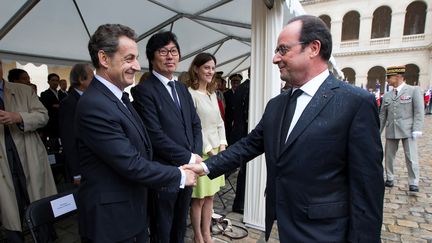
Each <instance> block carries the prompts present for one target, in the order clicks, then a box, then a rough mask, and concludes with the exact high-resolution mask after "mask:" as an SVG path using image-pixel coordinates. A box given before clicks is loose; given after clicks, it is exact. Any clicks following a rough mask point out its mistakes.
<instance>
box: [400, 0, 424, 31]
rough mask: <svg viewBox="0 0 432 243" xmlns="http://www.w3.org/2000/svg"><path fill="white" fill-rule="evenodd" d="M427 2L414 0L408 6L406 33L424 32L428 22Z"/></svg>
mask: <svg viewBox="0 0 432 243" xmlns="http://www.w3.org/2000/svg"><path fill="white" fill-rule="evenodd" d="M426 9H427V6H426V3H424V2H421V1H415V2H412V3H411V4H410V5H408V7H407V8H406V14H405V24H404V35H416V34H423V33H424V30H425V22H426Z"/></svg>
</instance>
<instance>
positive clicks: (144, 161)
mask: <svg viewBox="0 0 432 243" xmlns="http://www.w3.org/2000/svg"><path fill="white" fill-rule="evenodd" d="M132 112H135V110H133V111H132ZM75 118H76V129H77V131H76V134H78V146H79V147H78V149H79V155H80V161H81V175H82V180H81V185H80V189H79V193H78V212H79V223H80V227H79V228H80V234H81V236H83V237H87V238H89V239H91V240H93V242H101V243H102V242H103V243H105V242H118V241H121V240H125V239H128V238H131V237H133V236H135V235H136V234H137V233H140V232H142V231H143V230H146V229H147V188H148V187H160V186H170V187H177V188H178V187H179V185H180V179H181V173H180V171H179V169H178V168H176V167H173V166H165V165H161V164H159V163H156V162H153V161H151V159H152V154H153V152H152V146H151V144H150V140H149V138H148V135H147V132H146V129H145V128H144V126H143V124H142V122H141V121H136V120H135V119H134V117H133V116H132V114H131V112H130V111H129V110H128V109H127V108H126V107H125V105H124V104H123V103H122V102H121V101H120V100H119V99H118V98H117V97H115V96H114V94H113V93H112V92H111V91H110V90H109V89H108V88H107V87H106V86H105V85H103V84H102V83H101V82H99V81H98V80H96V79H93V81H92V82H91V84H90V86H89V87H88V88H87V90H86V92H85V93H84V94H83V96H82V97H81V98H80V100H79V102H78V105H77V109H76V116H75Z"/></svg>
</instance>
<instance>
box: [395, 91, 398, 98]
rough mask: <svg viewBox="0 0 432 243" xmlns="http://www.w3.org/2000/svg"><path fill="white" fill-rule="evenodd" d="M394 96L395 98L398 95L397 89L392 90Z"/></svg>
mask: <svg viewBox="0 0 432 243" xmlns="http://www.w3.org/2000/svg"><path fill="white" fill-rule="evenodd" d="M394 94H395V97H397V95H398V91H397V89H395V90H394Z"/></svg>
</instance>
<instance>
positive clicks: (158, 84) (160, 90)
mask: <svg viewBox="0 0 432 243" xmlns="http://www.w3.org/2000/svg"><path fill="white" fill-rule="evenodd" d="M152 81H153V84H154V87H155V88H156V90H157V93H158V94H160V95H161V96H162V99H164V100H165V103H167V104H169V107H170V109H171V111H172V112H173V113H174V114H176V115H177V117H178V118H179V119H180V120H183V119H182V114H181V112H180V111H179V109H177V106H176V104H175V103H174V100H173V99H172V97H171V95H170V94H169V93H168V90H167V89H166V88H165V86H164V85H163V84H162V82H161V81H160V80H159V79H158V78H157V77H156V76H153V79H152ZM176 87H177V85H176ZM176 91H177V94H178V93H179V92H178V90H176ZM180 96H181V95H179V98H180ZM181 104H182V100H181V98H180V105H181Z"/></svg>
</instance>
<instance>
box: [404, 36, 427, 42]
mask: <svg viewBox="0 0 432 243" xmlns="http://www.w3.org/2000/svg"><path fill="white" fill-rule="evenodd" d="M422 40H425V34H417V35H404V36H402V42H411V41H422Z"/></svg>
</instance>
